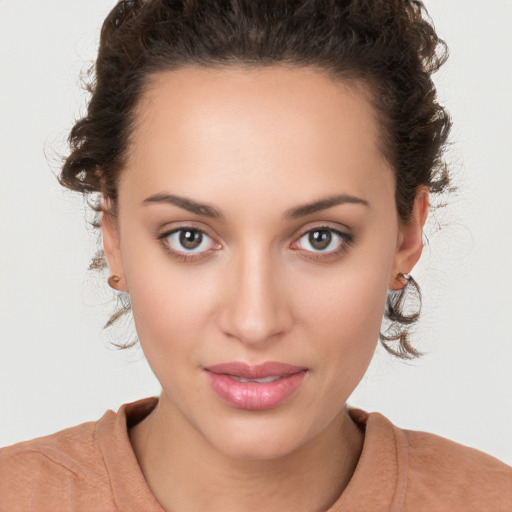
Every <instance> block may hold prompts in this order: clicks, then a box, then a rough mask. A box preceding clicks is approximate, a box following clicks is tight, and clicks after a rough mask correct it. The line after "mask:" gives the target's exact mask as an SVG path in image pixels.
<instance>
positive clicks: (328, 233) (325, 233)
mask: <svg viewBox="0 0 512 512" xmlns="http://www.w3.org/2000/svg"><path fill="white" fill-rule="evenodd" d="M351 241H352V237H351V235H348V234H346V233H342V232H341V231H338V230H336V229H333V228H327V227H321V228H315V229H311V230H309V231H307V232H306V233H304V234H303V235H302V236H301V237H300V238H299V239H298V240H297V242H295V244H294V247H293V248H294V249H303V250H305V251H309V252H313V253H319V254H333V253H337V252H340V251H342V250H343V249H344V248H345V246H346V245H348V244H349V243H350V242H351Z"/></svg>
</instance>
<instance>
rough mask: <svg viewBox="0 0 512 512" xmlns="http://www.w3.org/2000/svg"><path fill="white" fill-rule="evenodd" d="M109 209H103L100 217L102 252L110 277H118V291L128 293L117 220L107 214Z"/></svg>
mask: <svg viewBox="0 0 512 512" xmlns="http://www.w3.org/2000/svg"><path fill="white" fill-rule="evenodd" d="M109 210H110V209H109V208H104V209H103V213H102V215H101V234H102V237H103V250H104V252H105V258H106V259H107V263H108V268H109V270H110V275H111V276H119V278H120V280H119V281H118V284H117V285H116V289H117V290H119V291H128V290H127V287H126V280H125V277H124V268H123V259H122V257H121V247H120V243H119V231H118V226H117V220H116V217H115V216H114V215H112V214H111V213H109Z"/></svg>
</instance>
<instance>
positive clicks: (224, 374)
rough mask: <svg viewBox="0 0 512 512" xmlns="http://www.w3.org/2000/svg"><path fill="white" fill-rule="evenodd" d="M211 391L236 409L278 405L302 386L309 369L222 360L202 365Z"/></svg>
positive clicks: (281, 364)
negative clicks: (206, 365) (223, 361)
mask: <svg viewBox="0 0 512 512" xmlns="http://www.w3.org/2000/svg"><path fill="white" fill-rule="evenodd" d="M204 372H205V375H206V378H207V381H208V383H209V384H210V387H211V388H212V390H213V391H214V392H215V393H216V394H217V395H218V396H219V397H220V398H221V399H222V400H223V401H224V402H225V403H227V404H228V405H230V406H232V407H235V408H237V409H249V410H263V409H272V408H275V407H277V406H279V405H281V404H282V403H283V402H284V401H285V400H286V399H287V398H289V397H291V395H293V394H294V393H295V392H296V391H297V390H298V389H299V388H300V386H301V384H302V382H303V380H304V377H305V376H306V374H307V373H308V369H307V368H304V367H298V366H293V365H289V364H286V363H279V362H267V363H263V364H260V365H249V364H246V363H242V362H232V363H222V364H219V365H214V366H209V367H207V368H204Z"/></svg>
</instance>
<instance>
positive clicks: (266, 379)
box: [230, 375, 281, 384]
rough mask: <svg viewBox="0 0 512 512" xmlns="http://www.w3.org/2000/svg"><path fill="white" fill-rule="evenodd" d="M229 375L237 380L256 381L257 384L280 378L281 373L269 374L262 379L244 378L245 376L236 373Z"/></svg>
mask: <svg viewBox="0 0 512 512" xmlns="http://www.w3.org/2000/svg"><path fill="white" fill-rule="evenodd" d="M230 377H231V378H232V379H234V380H236V381H238V382H256V383H257V384H266V383H267V382H275V381H276V380H279V379H280V378H281V375H271V376H269V377H264V378H262V379H246V378H245V377H239V376H238V375H230Z"/></svg>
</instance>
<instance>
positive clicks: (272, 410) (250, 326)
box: [0, 0, 511, 511]
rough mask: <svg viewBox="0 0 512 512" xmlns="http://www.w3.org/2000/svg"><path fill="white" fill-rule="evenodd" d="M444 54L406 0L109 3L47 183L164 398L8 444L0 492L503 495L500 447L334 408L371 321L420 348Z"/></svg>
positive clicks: (128, 504) (363, 505)
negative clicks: (420, 264) (57, 164)
mask: <svg viewBox="0 0 512 512" xmlns="http://www.w3.org/2000/svg"><path fill="white" fill-rule="evenodd" d="M440 50H442V41H440V40H439V39H438V37H437V35H436V34H435V32H434V30H433V28H432V27H431V25H430V24H429V23H428V22H427V21H425V20H424V17H423V9H422V6H421V4H419V3H417V2H402V1H396V2H395V1H382V2H371V3H369V2H364V1H354V2H329V1H316V2H315V1H310V2H306V1H303V2H299V1H283V2H273V1H272V2H271V1H265V2H263V1H262V2H254V1H250V0H243V1H242V0H239V1H232V2H221V1H217V2H193V1H189V2H166V1H163V0H161V1H157V0H148V1H146V2H139V1H130V2H120V3H119V4H118V5H117V6H116V7H115V8H114V9H113V11H112V12H111V13H110V15H109V17H108V18H107V20H106V21H105V24H104V26H103V31H102V38H101V44H100V51H99V55H98V60H97V64H96V83H95V84H94V90H93V95H92V98H91V101H90V103H89V109H88V113H87V115H86V116H85V117H84V118H83V119H81V120H79V121H78V122H77V124H76V125H75V127H74V128H73V131H72V133H71V150H72V151H71V154H70V155H69V157H68V159H67V160H66V162H65V165H64V167H63V170H62V174H61V183H62V184H63V185H65V186H67V187H68V188H71V189H73V190H78V191H81V192H83V193H84V194H87V195H88V194H93V198H94V197H97V198H98V202H97V208H98V212H99V214H100V215H99V219H98V220H99V222H100V225H101V232H102V236H103V245H104V256H105V258H106V263H107V264H108V268H109V271H110V277H109V279H108V282H109V284H110V286H111V287H112V288H114V289H116V290H118V291H119V292H120V293H121V294H122V297H125V298H127V297H129V304H130V307H131V310H132V312H133V316H134V320H135V325H136V328H137V334H138V337H139V339H140V343H141V346H142V348H143V350H144V353H145V356H146V358H147V360H148V362H149V364H150V366H151V368H152V370H153V371H154V373H155V375H156V376H157V378H158V380H159V382H160V384H161V386H162V393H161V395H160V398H159V399H153V398H150V399H146V400H143V401H139V402H137V403H134V404H126V405H125V406H123V407H122V408H121V409H120V411H119V412H118V413H117V414H116V415H114V413H112V412H110V411H109V412H107V413H106V414H105V415H104V416H103V418H101V419H100V420H99V421H98V422H95V423H88V424H83V425H80V426H78V427H74V428H71V429H68V430H66V431H63V432H60V433H57V434H54V435H53V436H49V437H46V438H41V439H37V440H33V441H29V442H27V443H20V444H18V445H15V446H12V447H9V448H6V449H3V450H2V451H1V452H0V454H1V457H2V460H1V463H2V466H1V467H2V473H3V474H2V478H1V481H0V485H1V486H2V487H1V488H0V491H1V492H0V496H1V497H2V498H1V499H2V502H0V504H1V506H2V509H5V510H26V509H29V508H31V509H34V510H57V509H60V510H67V509H77V510H162V509H163V510H168V511H171V510H172V511H180V510H185V511H188V510H223V511H228V510H253V509H254V510H269V511H272V510H279V511H282V510H294V511H295V510H307V511H313V510H315V511H316V510H333V511H338V510H339V511H341V510H509V509H510V508H511V495H510V494H511V488H510V485H511V470H510V468H509V467H508V466H507V465H505V464H503V463H501V462H500V461H498V460H496V459H494V458H493V457H490V456H488V455H486V454H483V453H481V452H478V451H476V450H473V449H470V448H466V447H464V446H462V445H458V444H456V443H453V442H451V441H448V440H446V439H442V438H439V437H437V436H434V435H429V434H424V433H420V432H413V431H406V430H401V429H399V428H397V427H395V426H393V425H392V424H391V423H390V422H389V421H388V420H387V419H386V418H384V417H383V416H381V415H379V414H378V413H373V414H370V415H368V414H366V413H364V412H363V411H360V410H354V409H350V408H348V407H347V406H346V400H347V398H348V397H349V395H350V394H351V393H352V391H353V390H354V388H355V387H356V385H357V384H358V382H359V381H360V379H361V378H362V376H363V375H364V373H365V371H366V369H367V367H368V364H369V362H370V359H371V357H372V355H373V352H374V350H375V346H376V343H377V341H378V339H379V338H380V340H381V342H382V343H383V344H384V346H385V347H386V348H387V349H388V350H389V351H390V352H392V353H394V354H395V355H398V356H400V357H414V356H416V355H417V352H416V350H415V348H414V347H413V345H412V344H411V341H410V340H409V337H408V332H407V327H408V326H409V325H410V324H412V323H414V321H415V320H416V319H417V315H418V313H417V311H416V310H413V311H410V310H409V309H408V307H407V305H406V304H404V300H405V299H407V298H408V297H409V295H412V296H413V298H414V296H415V293H414V291H415V290H417V285H416V283H415V281H414V280H413V279H412V278H411V277H410V275H409V274H410V272H411V270H412V269H413V267H414V265H415V264H416V263H417V261H418V260H419V258H420V256H421V252H422V248H423V242H422V229H423V226H424V224H425V221H426V218H427V214H428V209H429V200H430V195H431V194H432V195H435V194H438V193H441V192H443V191H444V190H445V189H446V188H447V187H448V185H449V176H448V174H447V172H446V170H445V167H444V165H443V161H442V159H441V154H442V149H443V147H444V145H445V143H446V140H447V136H448V132H449V128H450V120H449V118H448V116H447V114H446V112H445V111H444V109H443V108H442V107H441V106H440V105H439V104H438V103H437V101H436V95H435V88H434V86H433V84H432V81H431V78H430V75H431V73H433V72H434V71H435V70H436V69H437V68H438V67H439V66H440V65H441V64H442V62H443V60H444V57H443V56H442V53H441V54H440V53H436V52H440ZM439 55H441V56H439ZM104 263H105V260H104V259H103V257H102V256H100V257H97V258H96V259H95V261H94V262H93V265H94V266H101V265H102V264H104ZM409 292H410V293H409ZM416 296H417V295H416ZM122 312H123V310H121V311H120V313H122ZM120 313H116V314H115V315H114V317H113V319H112V321H115V319H116V318H118V316H119V314H120ZM383 316H385V317H386V319H387V321H388V322H389V325H388V328H387V329H386V330H384V331H383V332H380V331H381V320H382V317H383ZM306 482H307V485H305V484H306Z"/></svg>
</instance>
